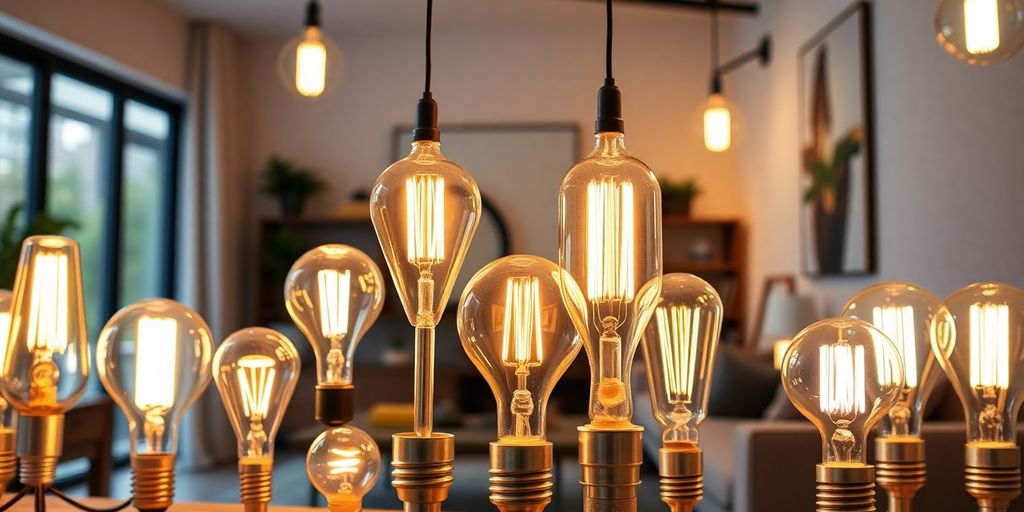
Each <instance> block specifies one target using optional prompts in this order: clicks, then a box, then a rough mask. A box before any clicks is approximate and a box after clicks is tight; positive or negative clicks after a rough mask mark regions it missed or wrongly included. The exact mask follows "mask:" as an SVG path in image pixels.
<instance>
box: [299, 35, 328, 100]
mask: <svg viewBox="0 0 1024 512" xmlns="http://www.w3.org/2000/svg"><path fill="white" fill-rule="evenodd" d="M326 85H327V47H326V46H324V43H323V41H321V40H320V29H318V28H316V27H309V28H307V29H306V34H305V39H303V40H302V42H300V43H299V47H298V48H296V49H295V89H296V90H298V91H299V94H301V95H303V96H320V95H321V94H323V93H324V88H325V86H326Z"/></svg>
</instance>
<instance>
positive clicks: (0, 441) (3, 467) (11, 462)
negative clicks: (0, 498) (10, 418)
mask: <svg viewBox="0 0 1024 512" xmlns="http://www.w3.org/2000/svg"><path fill="white" fill-rule="evenodd" d="M15 436H16V434H15V431H14V429H13V428H6V427H0V495H3V493H4V492H6V491H7V486H8V485H9V484H10V483H11V480H14V476H15V475H17V473H18V457H17V456H16V455H15V450H17V446H18V440H17V437H15Z"/></svg>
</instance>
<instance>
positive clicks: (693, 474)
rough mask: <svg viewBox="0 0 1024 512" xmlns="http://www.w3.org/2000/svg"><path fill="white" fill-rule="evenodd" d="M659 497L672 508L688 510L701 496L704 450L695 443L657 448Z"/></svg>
mask: <svg viewBox="0 0 1024 512" xmlns="http://www.w3.org/2000/svg"><path fill="white" fill-rule="evenodd" d="M658 462H659V464H658V473H659V476H660V477H661V501H664V502H665V504H666V505H668V509H669V510H671V511H672V512H690V511H691V510H693V507H694V506H696V505H697V503H699V502H700V500H701V498H703V497H704V454H703V452H702V451H701V449H700V447H699V446H697V445H695V444H694V445H689V446H683V447H668V448H662V449H661V450H659V451H658Z"/></svg>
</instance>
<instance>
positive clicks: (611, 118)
mask: <svg viewBox="0 0 1024 512" xmlns="http://www.w3.org/2000/svg"><path fill="white" fill-rule="evenodd" d="M605 16H606V28H605V45H604V65H605V77H604V85H603V86H601V88H600V89H598V91H597V122H596V123H594V133H602V132H620V133H621V132H622V131H623V129H624V127H625V123H624V122H623V121H622V93H620V92H619V88H618V87H616V86H615V78H614V76H613V75H612V18H613V17H612V0H606V1H605Z"/></svg>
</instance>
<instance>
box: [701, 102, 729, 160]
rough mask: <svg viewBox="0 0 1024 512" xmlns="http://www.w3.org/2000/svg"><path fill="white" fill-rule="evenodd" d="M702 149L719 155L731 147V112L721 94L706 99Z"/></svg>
mask: <svg viewBox="0 0 1024 512" xmlns="http://www.w3.org/2000/svg"><path fill="white" fill-rule="evenodd" d="M703 125H704V147H706V148H708V151H714V152H716V153H720V152H722V151H727V150H728V149H729V147H730V146H732V130H733V126H732V111H730V110H729V107H728V105H727V104H726V102H725V98H723V97H722V95H721V94H717V93H716V94H712V95H711V96H709V97H708V101H707V104H706V106H705V108H704V120H703Z"/></svg>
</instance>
